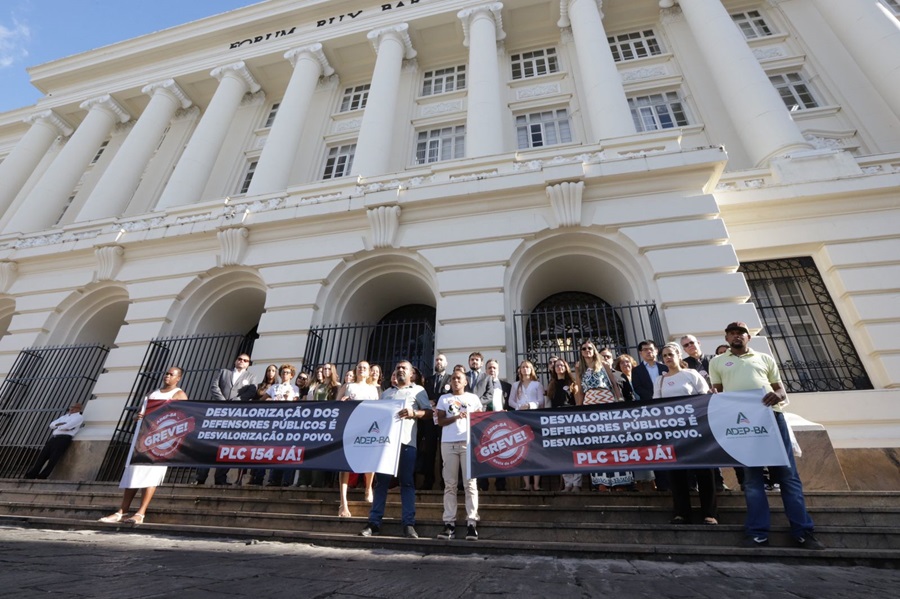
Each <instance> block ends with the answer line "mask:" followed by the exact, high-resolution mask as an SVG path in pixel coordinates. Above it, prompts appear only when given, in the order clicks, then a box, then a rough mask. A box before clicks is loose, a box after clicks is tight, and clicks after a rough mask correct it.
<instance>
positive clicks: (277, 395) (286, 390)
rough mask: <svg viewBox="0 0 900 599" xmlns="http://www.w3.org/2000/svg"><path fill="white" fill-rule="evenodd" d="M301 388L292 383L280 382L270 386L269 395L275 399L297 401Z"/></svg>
mask: <svg viewBox="0 0 900 599" xmlns="http://www.w3.org/2000/svg"><path fill="white" fill-rule="evenodd" d="M299 396H300V389H298V388H297V385H294V384H292V383H278V384H277V385H272V386H271V387H269V397H271V398H272V399H273V400H275V401H297V398H298V397H299Z"/></svg>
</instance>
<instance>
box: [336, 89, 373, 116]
mask: <svg viewBox="0 0 900 599" xmlns="http://www.w3.org/2000/svg"><path fill="white" fill-rule="evenodd" d="M371 89H372V84H371V83H363V84H360V85H354V86H350V87H347V88H344V92H343V93H342V94H341V100H340V102H339V103H338V113H344V112H354V111H357V110H365V109H366V105H367V104H368V103H369V92H370V91H371Z"/></svg>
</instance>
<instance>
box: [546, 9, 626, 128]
mask: <svg viewBox="0 0 900 599" xmlns="http://www.w3.org/2000/svg"><path fill="white" fill-rule="evenodd" d="M602 6H603V0H562V1H561V3H560V14H561V18H560V20H559V22H558V23H557V25H559V26H560V27H568V26H571V27H572V37H573V38H574V39H575V51H576V53H577V54H578V70H579V73H580V75H581V77H580V78H581V87H582V89H584V95H583V96H582V110H584V112H586V113H587V115H588V119H589V121H590V133H591V139H590V140H589V141H590V142H598V141H600V140H601V139H603V138H608V137H620V136H624V135H634V134H635V128H634V119H633V118H632V117H631V108H629V106H628V99H627V98H626V97H625V87H624V86H623V85H622V76H621V75H620V74H619V69H618V67H616V61H615V59H614V58H613V55H612V51H611V50H610V49H609V43H608V42H607V41H606V30H605V29H604V28H603V13H602V12H601V8H602Z"/></svg>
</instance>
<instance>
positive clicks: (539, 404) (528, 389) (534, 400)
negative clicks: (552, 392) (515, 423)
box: [509, 381, 547, 410]
mask: <svg viewBox="0 0 900 599" xmlns="http://www.w3.org/2000/svg"><path fill="white" fill-rule="evenodd" d="M520 387H522V382H521V381H516V382H515V383H513V384H512V389H510V391H509V407H511V408H512V409H514V410H525V409H528V410H537V409H538V408H543V407H545V402H546V400H547V398H546V396H545V395H544V388H543V387H542V386H541V384H540V383H539V382H537V381H528V385H526V386H524V387H522V391H521V393H520V392H519V388H520Z"/></svg>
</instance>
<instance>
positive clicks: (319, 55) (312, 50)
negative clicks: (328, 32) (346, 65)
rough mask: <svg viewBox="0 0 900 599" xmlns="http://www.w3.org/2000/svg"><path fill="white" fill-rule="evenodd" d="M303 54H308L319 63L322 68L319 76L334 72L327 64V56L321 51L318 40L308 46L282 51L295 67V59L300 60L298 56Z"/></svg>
mask: <svg viewBox="0 0 900 599" xmlns="http://www.w3.org/2000/svg"><path fill="white" fill-rule="evenodd" d="M304 54H308V55H309V56H311V57H312V58H314V59H315V60H316V62H318V63H319V67H320V68H321V69H322V73H321V76H323V77H331V76H332V75H333V74H334V69H333V68H331V65H330V64H328V58H327V57H326V56H325V52H323V51H322V44H320V43H318V42H317V43H315V44H310V45H309V46H302V47H300V48H294V49H293V50H288V51H287V52H285V53H284V57H285V58H286V59H288V60H289V61H290V63H291V66H292V67H294V68H296V67H297V61H298V60H300V57H301V56H303V55H304Z"/></svg>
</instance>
